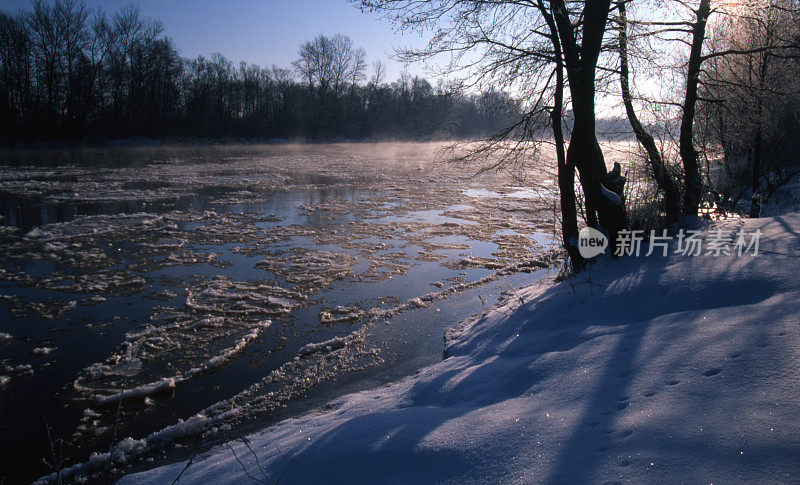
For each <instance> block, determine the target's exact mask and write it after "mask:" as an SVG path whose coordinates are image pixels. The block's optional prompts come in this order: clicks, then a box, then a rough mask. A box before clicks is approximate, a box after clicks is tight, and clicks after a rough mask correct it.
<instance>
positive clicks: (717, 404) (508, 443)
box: [122, 213, 800, 483]
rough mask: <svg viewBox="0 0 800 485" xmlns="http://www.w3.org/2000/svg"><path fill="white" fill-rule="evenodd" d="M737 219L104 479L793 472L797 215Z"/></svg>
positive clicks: (778, 477)
mask: <svg viewBox="0 0 800 485" xmlns="http://www.w3.org/2000/svg"><path fill="white" fill-rule="evenodd" d="M742 224H744V226H745V227H744V228H745V230H746V231H748V232H753V231H755V230H757V229H760V230H761V233H762V234H761V244H760V253H759V254H758V255H757V256H751V255H745V256H742V257H739V256H735V255H732V256H721V257H717V258H715V257H711V256H699V257H682V256H675V255H673V256H669V257H661V255H660V254H658V255H653V256H651V257H649V258H627V259H626V260H621V261H616V262H609V261H600V262H599V263H598V264H596V265H595V266H594V267H593V269H592V270H591V271H590V272H588V273H587V274H586V275H584V276H579V277H577V278H575V279H573V280H572V281H571V282H563V283H560V284H557V285H552V286H551V285H550V284H549V283H546V282H543V283H542V284H540V285H534V286H532V287H529V288H527V289H525V290H524V291H521V292H519V293H518V294H516V295H512V297H510V298H509V299H508V301H507V302H506V303H505V305H502V306H500V307H497V308H495V309H493V310H491V311H490V312H488V313H487V314H486V315H484V316H482V317H481V318H478V319H475V320H472V321H469V322H466V323H465V324H462V325H461V327H460V328H459V329H454V330H453V331H451V332H450V334H449V337H450V340H449V343H448V348H447V352H448V354H449V357H448V358H447V359H445V360H444V361H442V362H441V363H439V364H436V365H433V366H431V367H428V368H426V369H423V370H422V371H421V372H420V373H419V374H418V375H416V376H414V377H411V378H408V379H405V380H403V381H401V382H398V383H395V384H392V385H390V386H387V387H383V388H379V389H375V390H371V391H367V392H361V393H358V394H354V395H349V396H346V397H344V398H341V399H339V400H336V401H334V402H333V403H331V404H330V405H329V406H326V407H325V410H324V411H320V412H317V413H312V414H309V415H305V416H302V417H300V418H297V419H289V420H286V421H284V422H282V423H279V424H278V425H276V426H273V427H271V428H268V429H266V430H264V431H262V432H259V433H256V434H254V435H251V436H249V437H248V438H249V444H246V443H244V442H241V441H237V442H232V443H230V446H222V447H218V448H216V449H213V450H211V451H210V452H208V453H206V454H202V455H200V456H198V457H196V458H195V459H194V460H193V462H192V463H191V465H189V466H188V467H187V465H186V463H185V462H184V463H176V464H173V465H170V466H165V467H161V468H158V469H155V470H152V471H148V472H145V473H140V474H137V475H133V476H129V477H126V478H125V479H123V481H122V482H123V483H170V482H172V481H173V479H175V478H176V477H177V476H178V475H179V474H181V473H182V475H181V478H180V483H227V482H238V481H242V482H244V481H246V480H248V478H247V474H249V475H251V476H253V477H256V478H258V479H263V478H265V477H266V478H267V479H268V480H269V482H272V481H276V480H280V482H281V483H300V482H311V483H314V482H326V483H331V482H359V483H374V482H406V483H415V482H458V483H461V482H498V481H502V482H525V483H531V482H547V483H555V482H559V483H560V482H570V483H576V482H586V481H589V482H607V481H632V482H634V483H641V482H643V481H664V482H667V481H669V482H673V483H680V482H713V483H716V482H722V483H730V482H739V481H758V482H764V481H787V482H789V481H796V480H797V479H798V477H799V476H800V461H798V459H797V457H798V456H800V442H798V440H797V439H796V437H797V436H798V435H800V421H798V420H797V416H800V397H798V396H800V279H799V278H798V277H797V275H798V274H800V258H798V257H797V256H798V254H799V253H800V214H797V213H795V214H789V215H786V216H781V217H776V218H765V219H755V220H747V221H727V222H724V223H720V224H718V225H717V228H719V227H723V228H726V229H731V230H734V229H735V230H738V229H739V227H740V226H741V225H742ZM248 447H249V449H248ZM251 450H252V451H251ZM234 452H235V455H234ZM256 455H257V456H258V460H257V461H256V459H255V457H256Z"/></svg>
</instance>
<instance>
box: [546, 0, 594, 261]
mask: <svg viewBox="0 0 800 485" xmlns="http://www.w3.org/2000/svg"><path fill="white" fill-rule="evenodd" d="M539 9H540V11H541V12H542V16H543V17H544V19H545V21H546V22H547V25H548V27H549V28H550V40H551V42H552V43H553V52H554V54H555V56H554V57H555V59H556V88H555V95H554V100H553V101H554V102H553V105H554V106H553V110H552V112H551V114H550V116H551V121H552V125H553V141H554V143H555V146H556V160H557V162H558V191H559V199H560V203H561V237H562V240H563V244H564V249H565V250H566V251H567V255H568V256H569V259H570V261H571V263H572V269H573V271H580V270H581V269H582V268H583V266H584V260H583V257H582V256H581V254H580V252H579V251H578V212H577V209H576V207H575V165H574V164H571V163H568V162H567V156H566V153H565V152H564V130H563V127H562V122H563V111H564V60H563V54H562V51H561V42H560V41H559V38H558V28H557V27H556V23H555V20H554V19H553V15H552V14H551V13H550V11H549V10H548V9H547V8H546V7H545V6H544V4H543V3H542V1H541V0H540V1H539Z"/></svg>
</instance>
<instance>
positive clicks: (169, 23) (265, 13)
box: [0, 0, 425, 81]
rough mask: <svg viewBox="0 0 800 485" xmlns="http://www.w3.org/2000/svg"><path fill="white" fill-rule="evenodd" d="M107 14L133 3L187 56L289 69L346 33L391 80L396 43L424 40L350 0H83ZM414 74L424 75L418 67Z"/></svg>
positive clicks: (23, 3) (8, 0)
mask: <svg viewBox="0 0 800 485" xmlns="http://www.w3.org/2000/svg"><path fill="white" fill-rule="evenodd" d="M85 3H86V5H88V6H89V7H102V8H103V9H104V10H105V11H106V12H107V13H112V12H114V11H116V10H119V9H120V8H121V7H124V6H126V5H130V4H131V3H133V4H135V5H138V6H139V8H140V11H141V12H142V14H143V15H144V16H147V17H152V18H155V19H158V20H161V22H163V24H164V28H165V30H166V34H167V35H168V36H169V37H170V38H172V40H173V41H174V42H175V45H176V46H177V47H178V48H179V49H180V52H181V55H183V56H184V57H196V56H198V55H203V56H206V57H208V56H209V55H210V54H212V53H214V52H218V53H220V54H222V55H224V56H225V57H227V58H228V59H230V60H231V61H233V62H234V63H238V62H239V61H246V62H248V63H254V64H258V65H261V66H269V65H272V64H276V65H278V66H279V67H284V68H289V67H291V63H292V61H294V59H295V58H296V56H297V49H298V47H299V46H300V44H301V43H302V42H303V41H305V40H309V39H311V38H313V37H314V36H315V35H317V34H326V35H333V34H337V33H341V34H345V35H348V36H349V37H350V38H351V39H352V40H353V43H354V44H355V45H356V46H359V47H363V48H364V49H365V50H366V51H367V59H368V61H369V63H370V71H371V64H372V61H374V60H377V59H380V60H381V61H383V62H384V63H386V65H387V74H388V79H387V81H393V80H395V79H397V77H398V75H399V74H400V72H401V71H402V70H403V65H402V64H401V63H397V62H394V61H390V60H389V56H390V55H391V54H392V53H393V48H394V47H402V46H408V45H421V44H422V41H421V40H420V38H419V37H418V36H417V35H416V34H411V33H404V34H402V35H401V34H399V33H395V32H394V31H393V28H392V25H391V24H390V23H389V22H388V21H386V20H379V19H378V18H377V15H376V14H369V13H361V11H360V10H359V9H358V8H356V6H355V5H353V4H352V3H350V2H347V1H346V0H227V1H224V2H220V1H215V0H191V1H188V0H139V1H133V2H132V1H130V0H85ZM0 6H1V7H2V9H3V10H6V11H9V10H11V11H13V10H16V9H19V8H23V9H28V8H29V7H30V2H29V1H28V0H1V1H0ZM408 71H409V72H410V73H412V74H421V75H424V74H425V73H424V72H423V70H422V68H421V67H419V66H409V67H408Z"/></svg>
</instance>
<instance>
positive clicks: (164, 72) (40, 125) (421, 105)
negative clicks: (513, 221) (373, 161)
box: [0, 0, 518, 145]
mask: <svg viewBox="0 0 800 485" xmlns="http://www.w3.org/2000/svg"><path fill="white" fill-rule="evenodd" d="M254 41H256V39H254ZM293 67H294V69H292V70H289V69H283V68H279V67H275V66H273V67H271V68H262V67H259V66H256V65H252V64H246V63H244V62H243V63H241V64H239V65H238V66H237V65H234V64H233V63H232V62H231V61H229V60H228V59H226V58H225V57H223V56H221V55H217V54H214V55H212V56H211V58H210V59H207V58H204V57H202V56H201V57H198V58H196V59H185V58H182V57H181V56H180V53H179V52H178V50H177V49H176V48H175V46H174V45H173V43H172V41H171V40H170V39H169V38H168V37H166V36H165V35H164V32H163V27H162V25H161V23H160V22H158V21H155V20H151V19H147V18H144V17H142V16H141V15H140V13H139V10H138V9H137V8H136V7H132V6H131V7H127V8H124V9H122V10H120V11H118V12H116V13H114V14H112V15H107V14H106V13H105V12H103V11H101V10H94V9H89V8H87V7H86V6H85V5H84V4H82V3H80V2H76V1H72V0H64V1H61V0H59V1H55V2H54V3H47V2H44V1H37V0H35V1H33V2H32V3H31V7H30V9H29V10H26V11H18V12H16V13H9V12H0V136H2V141H0V143H5V144H11V145H19V144H26V145H30V144H37V143H52V142H55V143H61V142H67V143H70V142H97V141H105V140H114V139H130V138H148V139H171V140H175V139H191V138H212V139H220V138H227V139H237V140H242V139H257V140H270V139H303V140H308V141H322V140H348V139H350V140H356V139H358V140H363V139H377V138H394V139H436V138H471V137H476V136H481V135H486V134H491V133H494V132H496V131H498V130H499V129H501V128H502V127H503V126H504V125H506V124H507V123H508V122H509V120H511V119H513V118H514V117H515V116H516V115H515V113H516V111H517V109H518V107H517V104H516V103H515V102H514V101H513V100H512V99H511V98H510V97H509V96H508V95H506V94H504V93H500V92H495V91H492V92H487V93H484V94H481V95H465V94H458V92H457V91H456V90H451V89H448V88H447V86H446V85H444V84H442V83H440V84H439V85H437V86H435V87H434V86H432V85H431V84H430V83H429V82H428V81H427V80H425V79H422V78H419V77H411V76H408V75H405V74H403V75H401V77H400V79H398V80H397V81H395V82H392V83H387V82H385V80H384V77H385V68H384V67H383V66H382V65H381V63H380V62H375V63H374V64H373V65H372V66H371V72H370V73H369V74H368V73H367V63H366V61H365V54H364V51H363V49H358V48H354V47H353V46H352V43H351V41H350V39H348V38H347V37H344V36H341V35H336V36H332V37H326V36H318V37H317V38H315V39H313V40H312V41H309V42H306V43H304V44H303V45H302V46H301V47H300V49H299V52H298V59H297V61H296V62H295V63H294V65H293Z"/></svg>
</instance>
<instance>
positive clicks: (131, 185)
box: [0, 144, 558, 483]
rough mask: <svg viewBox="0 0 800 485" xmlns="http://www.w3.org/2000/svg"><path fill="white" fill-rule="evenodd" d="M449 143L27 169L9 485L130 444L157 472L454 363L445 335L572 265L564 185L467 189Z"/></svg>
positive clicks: (79, 154) (5, 213) (16, 159)
mask: <svg viewBox="0 0 800 485" xmlns="http://www.w3.org/2000/svg"><path fill="white" fill-rule="evenodd" d="M435 148H437V147H436V146H433V145H424V144H418V145H414V144H409V145H397V144H365V145H356V146H347V145H329V146H306V147H304V146H278V147H216V148H213V149H201V148H179V149H166V148H151V149H134V148H120V149H105V150H97V151H89V150H83V151H81V150H72V151H65V152H52V151H51V152H37V153H27V154H26V153H15V154H14V155H13V157H11V158H10V160H9V161H7V162H6V163H7V165H5V166H0V217H2V218H1V219H0V245H2V248H3V250H2V253H1V254H0V442H2V443H4V446H3V448H4V450H3V453H2V456H1V457H0V460H2V461H0V477H2V476H4V477H5V480H6V483H17V482H26V481H30V480H32V479H35V478H36V477H38V476H41V475H45V474H47V473H51V472H53V471H54V470H56V469H59V468H64V467H68V466H70V465H72V464H74V463H76V462H81V461H85V460H86V459H87V458H88V456H89V454H90V453H92V452H98V453H102V452H104V451H108V450H109V449H110V446H111V445H112V444H114V443H117V442H119V441H120V440H121V439H123V438H126V437H132V438H134V439H135V440H140V439H143V441H142V442H141V443H142V445H141V448H143V449H141V450H139V451H138V452H137V456H139V457H140V458H141V459H140V460H139V462H138V464H135V466H139V467H141V466H143V464H144V465H145V466H146V464H147V463H152V462H153V461H156V462H157V461H159V460H163V459H165V458H164V457H165V456H166V457H167V458H166V459H169V456H174V455H175V453H176V452H175V450H176V449H178V450H180V449H181V447H183V446H185V445H187V443H188V444H191V445H192V446H195V447H197V446H201V445H203V444H206V445H207V444H209V443H213V442H219V441H220V440H224V439H226V438H228V439H229V438H230V437H231V436H233V433H238V432H240V431H241V430H245V429H251V428H252V427H253V426H264V425H266V424H269V423H271V422H275V421H276V420H278V419H282V418H285V417H287V416H291V415H296V414H298V413H301V412H304V411H307V410H309V409H312V408H314V407H316V406H319V405H322V404H324V402H325V401H327V400H329V399H331V398H333V397H336V396H338V395H341V394H342V393H345V392H350V391H354V390H358V389H364V388H368V387H374V386H377V385H381V384H385V383H387V382H391V381H392V380H395V379H398V378H401V377H403V376H407V375H409V374H412V373H413V372H414V371H415V370H417V369H419V368H421V367H422V366H424V365H428V364H431V363H433V362H436V361H437V360H440V359H441V358H442V349H443V340H442V336H443V332H444V330H445V329H446V328H447V327H449V326H451V325H454V324H455V323H457V322H458V321H460V320H462V319H464V318H466V317H469V316H470V315H472V314H474V313H476V312H479V311H481V310H482V309H483V308H485V307H487V306H491V305H492V304H493V303H494V302H496V301H497V299H498V298H499V297H500V296H501V295H502V294H503V293H504V292H505V293H508V292H509V291H513V290H514V289H515V288H518V287H520V286H523V285H524V284H527V283H530V282H532V281H534V280H536V279H537V278H540V277H541V276H542V275H543V274H544V273H545V272H546V271H548V270H547V269H546V268H548V267H551V266H552V265H553V264H554V263H555V262H557V260H558V256H557V251H556V249H555V245H554V244H553V226H554V222H553V203H552V198H551V197H552V194H550V191H549V190H548V187H549V186H552V183H551V182H549V181H547V180H542V181H540V183H539V184H538V186H537V188H535V189H533V188H531V187H529V186H521V185H522V184H521V183H520V182H519V181H518V180H516V179H514V178H509V177H504V176H500V175H497V174H495V175H491V176H483V177H480V178H476V177H472V176H469V174H470V173H471V172H470V171H469V170H468V169H465V168H463V167H459V166H454V165H449V164H443V163H439V162H438V161H437V157H436V151H435ZM148 437H149V438H148ZM7 445H8V446H7ZM144 448H147V449H144ZM178 453H179V452H178ZM43 459H44V461H46V462H47V463H44V462H43ZM106 478H108V476H106Z"/></svg>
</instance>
